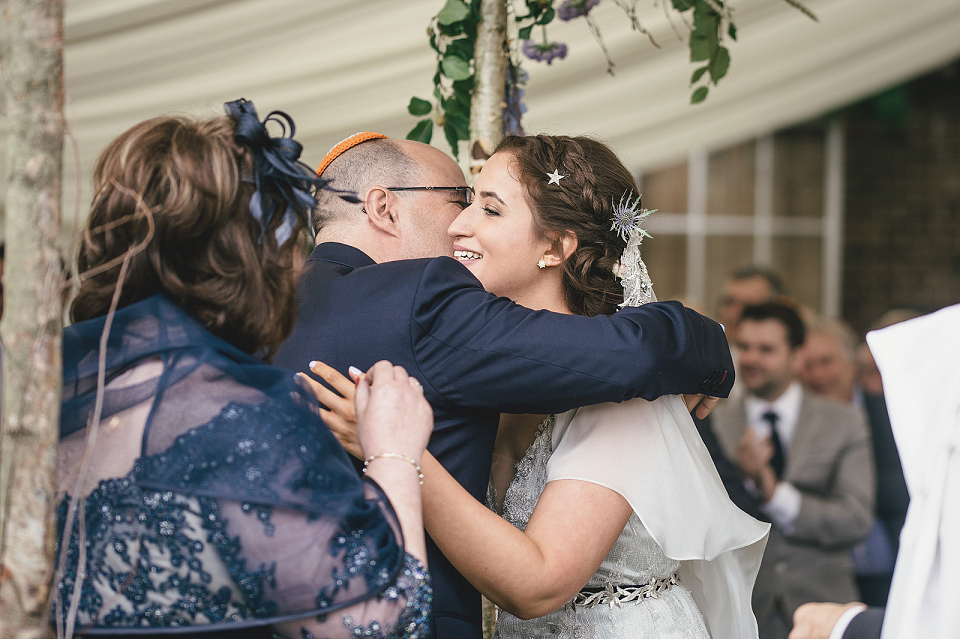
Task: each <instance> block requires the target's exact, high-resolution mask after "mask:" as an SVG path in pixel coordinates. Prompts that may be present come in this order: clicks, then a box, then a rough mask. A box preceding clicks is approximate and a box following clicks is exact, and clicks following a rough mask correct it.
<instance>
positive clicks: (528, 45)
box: [523, 40, 567, 64]
mask: <svg viewBox="0 0 960 639" xmlns="http://www.w3.org/2000/svg"><path fill="white" fill-rule="evenodd" d="M523 54H524V55H525V56H527V57H528V58H530V59H531V60H537V61H538V62H546V63H547V64H552V63H553V61H554V60H555V59H557V58H559V59H561V60H563V59H564V58H565V57H567V45H565V44H564V43H562V42H541V43H540V44H536V43H534V41H533V40H524V41H523Z"/></svg>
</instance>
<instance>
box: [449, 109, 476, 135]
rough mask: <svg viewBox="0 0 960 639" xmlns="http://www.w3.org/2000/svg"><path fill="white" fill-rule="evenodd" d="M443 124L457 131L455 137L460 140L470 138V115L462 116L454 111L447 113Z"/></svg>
mask: <svg viewBox="0 0 960 639" xmlns="http://www.w3.org/2000/svg"><path fill="white" fill-rule="evenodd" d="M445 126H450V127H453V128H454V129H455V130H456V132H457V137H458V138H460V139H461V140H469V139H470V117H469V115H468V116H467V117H464V116H462V115H459V114H455V113H449V112H448V113H447V121H446V125H445Z"/></svg>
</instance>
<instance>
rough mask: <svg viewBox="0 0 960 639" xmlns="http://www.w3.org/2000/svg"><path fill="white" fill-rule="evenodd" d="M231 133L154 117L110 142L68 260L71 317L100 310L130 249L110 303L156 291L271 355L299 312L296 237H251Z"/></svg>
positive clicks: (223, 124) (239, 154) (248, 160)
mask: <svg viewBox="0 0 960 639" xmlns="http://www.w3.org/2000/svg"><path fill="white" fill-rule="evenodd" d="M235 131H236V124H235V121H234V120H233V119H232V118H231V117H229V116H221V117H218V118H215V119H211V120H201V121H197V120H193V119H190V118H185V117H159V118H153V119H150V120H146V121H144V122H141V123H140V124H137V125H135V126H134V127H132V128H131V129H129V130H128V131H126V132H125V133H123V134H121V135H120V136H119V137H118V138H117V139H115V140H114V141H113V142H111V143H110V144H109V146H107V148H106V149H105V150H104V152H103V153H102V154H101V156H100V158H99V160H98V161H97V165H96V169H95V172H94V188H95V192H94V197H93V205H92V208H91V211H90V216H89V218H88V219H87V223H86V227H85V229H84V233H83V238H82V241H81V245H80V249H79V252H78V256H77V262H78V272H79V273H80V279H81V283H80V287H79V291H78V293H77V296H76V298H75V299H74V301H73V304H72V306H71V309H70V314H71V317H72V319H73V320H74V321H82V320H85V319H90V318H93V317H98V316H101V315H104V314H106V313H107V312H108V311H109V309H110V304H111V300H112V298H113V296H114V291H115V290H116V287H117V284H118V280H119V277H120V269H121V263H122V262H123V260H124V257H125V256H127V258H128V262H129V263H128V266H127V271H126V274H125V276H124V278H123V281H122V282H120V289H121V290H120V295H119V304H118V306H119V307H123V306H127V305H129V304H133V303H134V302H137V301H140V300H142V299H145V298H147V297H150V296H152V295H155V294H158V293H162V294H164V295H166V296H167V297H169V298H170V299H171V300H172V301H173V302H174V303H175V304H177V305H178V306H179V307H180V308H182V309H183V310H185V311H186V312H188V313H190V314H191V315H193V316H194V317H196V318H197V319H198V320H199V321H200V323H201V324H202V325H203V326H204V327H206V328H207V330H209V331H210V332H211V333H213V334H215V335H217V336H218V337H220V338H222V339H224V340H226V341H227V342H229V343H231V344H233V345H234V346H236V347H238V348H240V349H242V350H244V351H246V352H248V353H258V354H260V355H270V354H272V353H273V351H274V350H275V349H276V347H277V346H279V344H280V343H281V342H282V341H283V340H284V339H285V338H286V336H287V335H288V334H289V333H290V331H291V330H292V327H293V322H294V319H295V315H296V297H295V281H294V277H293V271H292V259H293V258H292V249H293V245H294V242H292V241H288V242H286V243H285V244H284V245H283V246H282V247H278V246H277V243H276V241H275V239H274V237H273V233H272V230H273V228H272V227H271V228H270V229H268V230H267V232H265V233H263V238H262V240H261V239H260V236H261V229H260V225H259V223H258V222H256V221H255V220H254V218H253V217H252V216H251V214H250V209H249V202H250V198H251V196H252V194H253V190H254V186H253V184H252V183H251V182H250V171H251V166H252V155H251V152H250V151H249V149H247V148H245V147H243V146H241V145H239V144H237V143H236V142H235V141H234V133H235ZM275 217H276V218H277V219H276V220H274V224H273V225H272V226H275V225H276V224H278V223H279V222H280V220H279V218H280V217H281V216H275ZM300 227H302V223H300V224H299V226H298V228H297V231H299V229H300ZM294 236H296V234H295V235H294Z"/></svg>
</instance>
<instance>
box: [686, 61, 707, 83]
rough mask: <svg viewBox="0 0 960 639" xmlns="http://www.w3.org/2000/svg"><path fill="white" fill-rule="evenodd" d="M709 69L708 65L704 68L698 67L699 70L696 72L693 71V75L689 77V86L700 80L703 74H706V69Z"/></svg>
mask: <svg viewBox="0 0 960 639" xmlns="http://www.w3.org/2000/svg"><path fill="white" fill-rule="evenodd" d="M709 68H710V67H709V65H708V66H705V67H700V68H699V69H697V70H696V71H694V72H693V75H692V76H690V84H696V82H697V80H699V79H700V78H702V77H703V74H704V73H706V72H707V69H709Z"/></svg>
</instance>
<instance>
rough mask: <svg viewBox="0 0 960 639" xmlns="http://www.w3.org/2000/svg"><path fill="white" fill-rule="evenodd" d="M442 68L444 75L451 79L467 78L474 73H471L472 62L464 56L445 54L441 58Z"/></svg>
mask: <svg viewBox="0 0 960 639" xmlns="http://www.w3.org/2000/svg"><path fill="white" fill-rule="evenodd" d="M440 69H441V70H442V71H443V75H445V76H447V77H448V78H450V79H451V80H466V79H467V78H469V77H470V76H471V75H472V74H471V73H470V63H469V62H467V61H466V60H464V59H463V58H461V57H459V56H455V55H445V56H443V59H442V60H440Z"/></svg>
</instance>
